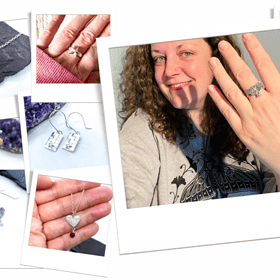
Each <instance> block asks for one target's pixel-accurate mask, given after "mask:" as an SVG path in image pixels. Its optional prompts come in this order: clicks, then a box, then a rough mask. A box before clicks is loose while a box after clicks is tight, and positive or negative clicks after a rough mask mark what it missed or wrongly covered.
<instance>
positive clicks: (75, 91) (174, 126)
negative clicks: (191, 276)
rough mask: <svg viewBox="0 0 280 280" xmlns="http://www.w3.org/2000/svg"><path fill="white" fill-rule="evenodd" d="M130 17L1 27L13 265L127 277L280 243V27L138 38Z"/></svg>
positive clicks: (6, 238)
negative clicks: (240, 246) (232, 249)
mask: <svg viewBox="0 0 280 280" xmlns="http://www.w3.org/2000/svg"><path fill="white" fill-rule="evenodd" d="M89 11H90V9H89ZM279 18H280V15H279ZM114 19H115V17H114V15H113V13H111V12H110V13H109V12H108V13H104V14H103V13H99V14H93V13H92V14H91V13H89V14H80V13H78V12H77V13H76V14H55V13H42V12H41V11H38V12H37V11H32V12H31V13H30V14H27V15H26V18H24V19H23V18H11V19H10V20H6V21H0V159H1V160H0V180H1V184H0V269H22V270H27V269H30V270H36V269H45V271H48V270H54V271H58V273H62V274H63V273H68V272H70V273H74V274H73V275H76V277H79V275H84V276H85V275H87V276H88V277H105V278H109V279H115V278H114V275H113V274H114V273H113V272H115V271H116V269H117V267H119V269H124V268H125V267H126V265H127V266H129V263H130V262H134V263H135V262H136V263H138V265H139V266H142V265H141V261H142V258H145V256H148V258H149V259H150V260H151V259H153V258H154V259H156V256H159V255H158V254H159V253H160V252H163V255H164V254H165V253H166V254H168V252H169V254H170V255H173V254H174V258H176V253H177V254H178V256H179V255H180V254H181V253H182V249H189V250H192V249H191V248H193V247H198V248H200V247H204V246H209V245H221V244H230V243H240V242H245V241H256V240H265V239H272V238H278V237H280V224H279V223H278V222H277V223H276V222H275V221H277V220H278V212H279V210H278V208H279V205H280V195H279V193H280V164H279V161H280V122H279V119H280V95H279V92H280V60H279V46H280V21H279V20H277V19H273V20H272V19H271V20H267V21H259V22H248V24H245V25H244V26H231V25H228V26H220V28H218V27H217V28H216V29H215V28H213V29H209V30H205V28H199V27H197V28H192V29H191V30H188V32H186V35H184V36H183V35H182V30H181V29H179V28H178V29H177V30H173V31H172V34H168V32H164V31H161V32H154V33H149V34H148V33H147V34H139V35H138V36H131V37H124V36H123V37H122V36H115V35H114V34H115V32H114V28H115V27H116V23H115V21H114ZM217 247H219V246H217ZM178 249H181V250H178ZM198 250H199V249H198ZM178 251H179V252H178ZM151 255H152V257H151ZM163 255H162V256H163ZM150 265H152V262H151V264H150ZM141 270H142V268H141ZM112 271H113V272H112ZM0 273H1V271H0ZM142 273H144V272H141V275H142ZM147 274H148V270H147ZM61 277H63V276H61ZM71 277H72V276H71ZM71 277H70V279H72V278H71ZM85 277H86V276H85ZM131 278H132V279H134V277H131ZM136 278H137V277H136ZM136 278H135V279H136ZM94 279H95V278H94ZM98 279H99V278H98ZM125 279H126V278H125ZM137 279H138V278H137ZM147 279H149V278H147ZM174 279H175V278H174ZM176 279H177V278H176ZM198 279H199V278H198Z"/></svg>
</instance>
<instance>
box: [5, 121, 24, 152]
mask: <svg viewBox="0 0 280 280" xmlns="http://www.w3.org/2000/svg"><path fill="white" fill-rule="evenodd" d="M0 138H2V139H3V143H2V145H1V146H0V148H1V149H3V150H7V151H9V152H13V153H18V154H21V153H22V142H21V132H20V123H19V121H18V120H17V119H4V120H0Z"/></svg>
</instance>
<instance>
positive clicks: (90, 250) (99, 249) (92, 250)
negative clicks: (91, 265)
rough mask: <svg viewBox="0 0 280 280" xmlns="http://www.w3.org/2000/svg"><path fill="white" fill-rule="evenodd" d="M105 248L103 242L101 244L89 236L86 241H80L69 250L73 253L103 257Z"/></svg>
mask: <svg viewBox="0 0 280 280" xmlns="http://www.w3.org/2000/svg"><path fill="white" fill-rule="evenodd" d="M105 248H106V245H105V244H103V243H101V242H99V241H97V240H95V239H93V238H89V239H87V240H86V241H84V242H82V243H80V244H79V245H77V246H75V247H73V248H72V249H70V251H71V252H75V253H81V254H88V255H95V256H102V257H104V255H105Z"/></svg>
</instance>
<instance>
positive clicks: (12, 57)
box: [0, 22, 31, 83]
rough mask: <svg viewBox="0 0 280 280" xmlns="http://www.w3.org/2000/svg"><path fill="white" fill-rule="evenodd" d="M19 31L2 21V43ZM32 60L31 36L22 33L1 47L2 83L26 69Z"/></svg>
mask: <svg viewBox="0 0 280 280" xmlns="http://www.w3.org/2000/svg"><path fill="white" fill-rule="evenodd" d="M18 33H19V32H18V31H17V30H15V29H13V28H12V27H10V26H9V25H8V24H7V23H5V22H0V45H1V46H2V45H3V44H5V43H6V42H7V41H9V40H10V39H12V38H13V37H15V36H16V35H17V34H18ZM30 62H31V51H30V43H29V37H28V36H26V35H24V34H22V35H21V36H20V37H18V38H17V39H16V40H14V41H13V42H11V43H10V44H9V45H7V46H6V47H4V48H2V49H0V83H2V82H3V81H4V79H5V77H7V76H12V75H15V74H16V73H18V72H19V71H21V70H22V69H24V68H25V67H26V66H27V65H28V64H30Z"/></svg>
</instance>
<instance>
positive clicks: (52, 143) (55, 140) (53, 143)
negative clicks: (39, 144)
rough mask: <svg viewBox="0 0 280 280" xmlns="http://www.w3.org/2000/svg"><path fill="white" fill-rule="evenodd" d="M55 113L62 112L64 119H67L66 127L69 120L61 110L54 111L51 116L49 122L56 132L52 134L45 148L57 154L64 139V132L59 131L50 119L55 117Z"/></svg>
mask: <svg viewBox="0 0 280 280" xmlns="http://www.w3.org/2000/svg"><path fill="white" fill-rule="evenodd" d="M55 112H60V113H62V114H63V116H64V118H65V122H66V126H67V127H68V125H67V120H66V116H65V114H64V113H63V112H62V111H59V110H54V111H53V112H52V113H51V114H50V115H49V118H48V119H49V122H50V124H51V125H52V126H53V127H54V128H55V130H56V131H54V132H52V134H51V135H50V137H49V139H48V141H47V143H46V144H45V148H46V149H48V150H51V151H53V152H56V150H57V148H58V146H59V145H60V143H61V141H62V138H63V132H62V131H61V130H58V129H57V128H56V127H55V126H54V125H53V124H52V122H51V120H50V118H51V117H52V116H53V114H54V113H55Z"/></svg>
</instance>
